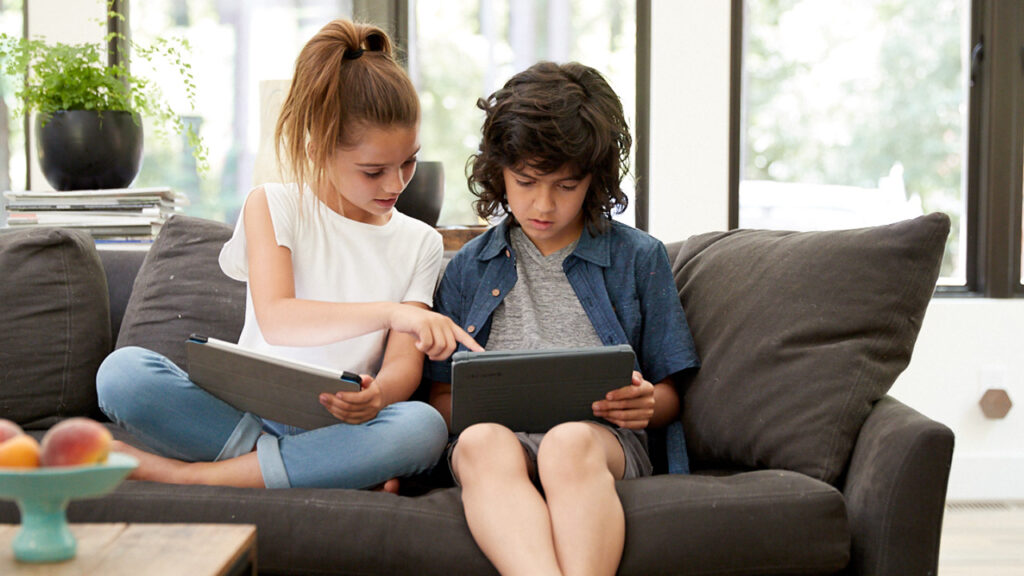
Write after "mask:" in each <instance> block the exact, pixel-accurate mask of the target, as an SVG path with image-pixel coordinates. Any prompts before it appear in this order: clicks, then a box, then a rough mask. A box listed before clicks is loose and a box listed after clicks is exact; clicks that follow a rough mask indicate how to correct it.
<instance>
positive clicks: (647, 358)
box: [636, 242, 700, 383]
mask: <svg viewBox="0 0 1024 576" xmlns="http://www.w3.org/2000/svg"><path fill="white" fill-rule="evenodd" d="M636 279H637V287H638V290H639V292H640V302H641V306H642V310H641V314H642V315H643V318H644V325H643V336H642V337H643V346H642V353H641V357H640V358H639V359H638V360H639V361H640V366H641V369H642V371H643V375H644V378H645V379H647V380H648V381H649V382H654V383H657V382H660V381H662V380H664V379H665V378H668V377H669V376H671V375H673V374H675V373H677V372H681V371H683V370H686V369H688V368H697V367H699V366H700V359H699V358H698V356H697V349H696V345H695V344H694V342H693V335H692V334H691V333H690V326H689V324H688V323H687V322H686V314H685V313H684V312H683V307H682V304H680V302H679V292H678V291H677V290H676V284H675V280H674V278H673V276H672V267H671V265H670V264H669V261H668V254H667V252H666V251H665V247H664V246H663V245H662V244H661V243H660V242H658V243H655V244H653V245H652V247H651V249H650V250H649V251H648V252H647V254H646V258H644V259H642V261H641V264H640V266H638V267H637V271H636Z"/></svg>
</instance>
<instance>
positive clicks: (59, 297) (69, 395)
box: [0, 228, 110, 428]
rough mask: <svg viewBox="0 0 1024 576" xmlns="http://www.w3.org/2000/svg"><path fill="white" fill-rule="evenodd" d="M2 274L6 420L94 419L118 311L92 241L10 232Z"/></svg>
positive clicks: (1, 249) (1, 383)
mask: <svg viewBox="0 0 1024 576" xmlns="http://www.w3.org/2000/svg"><path fill="white" fill-rule="evenodd" d="M0 275H2V276H3V281H2V282H0V303H2V304H0V327H2V329H0V415H2V416H3V417H4V418H9V419H11V420H14V421H15V422H18V423H19V424H21V425H22V426H24V427H26V428H47V427H49V426H50V425H52V424H53V423H54V422H56V421H57V420H59V419H61V418H66V417H69V416H94V415H95V413H96V370H97V368H99V365H100V363H101V362H102V361H103V358H104V357H105V356H106V355H107V354H108V353H109V352H110V307H109V302H108V300H107V281H106V276H105V275H104V273H103V266H102V264H101V263H100V258H99V255H98V254H97V253H96V246H95V244H94V242H93V240H92V237H91V236H89V235H88V234H87V233H85V232H81V231H77V230H63V229H54V228H35V229H30V230H6V231H3V232H2V233H0Z"/></svg>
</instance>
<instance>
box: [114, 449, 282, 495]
mask: <svg viewBox="0 0 1024 576" xmlns="http://www.w3.org/2000/svg"><path fill="white" fill-rule="evenodd" d="M110 449H111V451H113V452H122V453H124V454H128V455H129V456H134V457H135V458H136V459H137V460H138V461H139V467H138V468H136V469H135V470H134V471H133V472H132V473H131V475H130V476H129V478H132V479H134V480H148V481H151V482H165V483H168V484H209V485H213V486H236V487H239V488H264V487H265V485H264V483H263V472H261V471H260V463H259V460H258V459H257V457H256V452H255V451H253V452H249V453H248V454H243V455H241V456H238V457H237V458H230V459H228V460H220V461H218V462H183V461H181V460H175V459H173V458H166V457H164V456H160V455H157V454H153V453H152V452H146V451H144V450H139V449H138V448H136V447H134V446H132V445H130V444H125V443H124V442H121V441H118V440H115V441H114V442H113V443H112V444H111V446H110Z"/></svg>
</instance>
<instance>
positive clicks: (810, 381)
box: [673, 214, 950, 483]
mask: <svg viewBox="0 0 1024 576" xmlns="http://www.w3.org/2000/svg"><path fill="white" fill-rule="evenodd" d="M949 226H950V223H949V218H948V217H947V216H946V215H945V214H930V215H927V216H922V217H919V218H916V219H913V220H908V221H904V222H899V223H896V224H891V225H887V226H879V227H874V228H865V229H857V230H840V231H827V232H780V231H769V230H733V231H729V232H718V233H710V234H704V235H700V236H695V237H693V238H691V239H689V240H687V241H686V242H684V243H682V246H681V247H679V251H678V254H677V255H676V259H675V262H674V265H673V269H674V272H675V278H676V285H677V286H678V288H679V296H680V299H681V301H682V303H683V307H684V308H685V310H686V317H687V320H688V321H689V323H690V328H691V330H692V331H693V337H694V340H695V342H696V345H697V351H698V353H699V354H700V357H701V362H702V367H701V369H700V371H699V372H698V373H697V374H696V375H695V377H694V379H693V381H692V382H691V383H690V384H689V386H688V387H687V389H686V391H685V394H684V398H683V423H684V429H685V431H686V440H687V445H688V447H689V450H690V452H691V454H690V455H691V458H693V459H694V460H695V461H696V462H698V463H701V462H703V463H704V464H706V465H708V464H711V463H715V464H716V465H717V464H722V463H729V464H738V465H742V466H749V467H757V468H785V469H789V470H794V471H797V472H802V473H804V474H807V475H809V476H812V477H814V478H818V479H820V480H823V481H825V482H829V483H835V482H837V481H838V479H839V478H840V476H841V474H842V472H843V471H844V470H845V469H846V464H847V461H848V460H849V457H850V454H851V452H852V449H853V445H854V443H855V442H856V439H857V434H858V431H859V430H860V427H861V425H862V424H863V423H864V420H865V419H866V418H867V415H868V413H869V412H870V410H871V408H872V406H873V404H874V403H875V402H876V401H877V400H879V399H880V398H881V397H882V396H883V395H884V394H885V393H886V392H887V391H888V390H889V388H890V387H891V386H892V384H893V382H894V381H895V380H896V377H897V376H898V375H899V374H900V372H902V371H903V369H904V368H906V366H907V363H908V362H909V361H910V356H911V352H912V351H913V348H914V343H915V341H916V339H917V335H918V331H919V330H920V328H921V322H922V320H923V318H924V314H925V310H926V308H927V306H928V303H929V301H930V299H931V296H932V294H933V292H934V288H935V282H936V279H937V277H938V273H939V266H940V264H941V261H942V255H943V251H944V248H945V241H946V237H947V235H948V234H949Z"/></svg>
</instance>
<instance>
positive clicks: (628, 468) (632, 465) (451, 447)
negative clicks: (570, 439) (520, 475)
mask: <svg viewBox="0 0 1024 576" xmlns="http://www.w3.org/2000/svg"><path fill="white" fill-rule="evenodd" d="M592 423H593V424H596V425H598V426H602V427H604V428H607V429H608V430H610V431H611V433H612V434H614V435H615V437H616V438H618V439H619V444H620V445H621V446H622V454H623V456H625V467H624V469H623V473H622V479H623V480H630V479H632V478H643V477H645V476H650V475H651V473H652V472H653V471H654V466H652V465H651V457H650V455H649V454H648V453H647V433H646V432H644V431H642V430H630V429H628V428H619V427H618V426H612V425H611V424H606V423H604V422H592ZM515 435H516V438H518V439H519V443H520V444H522V446H523V452H524V453H525V454H526V460H527V463H528V468H529V472H530V479H531V480H533V483H534V484H537V485H540V482H539V480H538V478H537V451H538V450H539V449H540V442H541V440H542V439H543V438H544V432H532V433H531V432H516V433H515ZM457 443H458V438H455V439H453V440H452V441H451V442H450V443H449V444H448V453H447V454H446V457H447V459H448V471H449V473H451V475H452V479H453V480H454V481H455V483H456V484H459V480H458V478H456V477H455V470H454V469H453V468H452V454H454V453H455V446H456V444H457Z"/></svg>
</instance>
